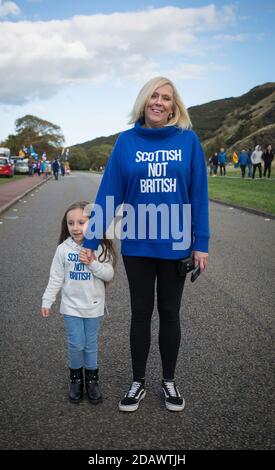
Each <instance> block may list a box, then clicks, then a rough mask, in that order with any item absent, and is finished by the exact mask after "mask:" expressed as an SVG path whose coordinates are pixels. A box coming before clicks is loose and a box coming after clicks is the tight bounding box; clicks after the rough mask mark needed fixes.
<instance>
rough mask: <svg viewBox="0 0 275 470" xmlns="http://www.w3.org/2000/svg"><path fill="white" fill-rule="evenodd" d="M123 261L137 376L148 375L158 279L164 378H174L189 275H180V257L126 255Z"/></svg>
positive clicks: (135, 374) (133, 361)
mask: <svg viewBox="0 0 275 470" xmlns="http://www.w3.org/2000/svg"><path fill="white" fill-rule="evenodd" d="M123 261H124V266H125V269H126V274H127V277H128V282H129V287H130V295H131V309H132V321H131V331H130V346H131V356H132V367H133V379H134V380H139V379H142V378H144V377H145V369H146V363H147V358H148V354H149V349H150V343H151V318H152V313H153V309H154V300H155V281H156V279H157V305H158V312H159V349H160V355H161V361H162V370H163V378H164V379H166V380H168V379H170V380H172V379H174V374H175V368H176V363H177V357H178V351H179V346H180V339H181V329H180V319H179V310H180V303H181V297H182V291H183V286H184V281H185V277H180V276H179V274H178V270H177V266H178V260H166V259H159V258H145V257H139V256H123Z"/></svg>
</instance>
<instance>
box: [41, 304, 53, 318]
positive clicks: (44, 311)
mask: <svg viewBox="0 0 275 470" xmlns="http://www.w3.org/2000/svg"><path fill="white" fill-rule="evenodd" d="M50 313H51V312H50V309H49V308H46V307H42V308H41V315H42V317H44V318H47V317H49V316H50Z"/></svg>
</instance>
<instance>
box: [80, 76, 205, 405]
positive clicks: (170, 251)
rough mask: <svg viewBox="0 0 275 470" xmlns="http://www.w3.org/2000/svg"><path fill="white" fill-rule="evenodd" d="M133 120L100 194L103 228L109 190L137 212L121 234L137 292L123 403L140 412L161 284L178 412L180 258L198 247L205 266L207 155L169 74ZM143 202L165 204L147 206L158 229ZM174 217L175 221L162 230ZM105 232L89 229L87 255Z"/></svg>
mask: <svg viewBox="0 0 275 470" xmlns="http://www.w3.org/2000/svg"><path fill="white" fill-rule="evenodd" d="M130 124H132V125H133V127H132V128H131V129H129V130H126V131H124V132H122V133H121V134H120V135H119V137H118V139H117V141H116V144H115V146H114V149H113V151H112V154H111V156H110V158H109V161H108V165H107V167H106V170H105V172H104V175H103V178H102V182H101V184H100V187H99V190H98V193H97V197H96V201H95V202H96V206H99V207H100V208H101V211H102V212H101V214H102V215H103V233H104V232H105V231H106V227H107V216H108V211H109V208H108V201H109V198H110V197H111V198H112V200H113V202H114V208H115V210H116V209H117V207H118V206H120V205H121V204H122V203H124V207H125V205H127V206H126V207H131V209H132V213H133V214H134V222H133V224H132V225H131V226H130V228H129V230H127V233H126V235H125V236H123V237H122V242H121V252H122V256H123V262H124V266H125V270H126V274H127V278H128V283H129V288H130V297H131V310H132V319H131V328H130V349H131V358H132V371H133V377H132V383H131V385H130V387H129V389H128V391H127V393H126V394H125V396H124V397H123V398H122V399H121V400H120V402H119V404H118V407H119V410H120V411H123V412H134V411H136V410H137V409H138V407H139V405H140V402H141V400H142V399H143V398H144V397H145V395H146V386H145V373H146V364H147V358H148V354H149V350H150V343H151V318H152V314H153V309H154V303H155V285H156V291H157V307H158V314H159V349H160V356H161V363H162V381H161V387H162V391H163V397H164V404H165V406H166V408H167V409H168V410H169V411H175V412H177V411H182V410H183V409H184V406H185V401H184V398H183V397H182V395H181V393H180V391H179V388H178V387H177V385H176V381H175V371H176V365H177V358H178V352H179V347H180V340H181V327H180V317H179V312H180V306H181V298H182V293H183V287H184V282H185V275H182V276H181V275H180V274H179V265H180V260H181V259H182V258H186V257H189V256H190V255H191V253H193V256H194V260H195V264H196V265H199V267H200V269H201V271H204V270H205V269H206V267H207V263H208V240H209V221H208V194H207V186H208V182H207V170H206V161H205V156H204V153H203V149H202V146H201V144H200V142H199V139H198V137H197V135H196V134H195V132H194V131H193V130H191V121H190V118H189V115H188V112H187V110H186V108H185V106H184V104H183V102H182V100H181V98H180V95H179V93H178V91H177V89H176V87H175V85H174V84H173V82H172V81H171V80H169V79H168V78H166V77H155V78H153V79H151V80H149V82H147V83H146V84H145V85H144V86H143V88H142V89H141V90H140V92H139V94H138V96H137V98H136V101H135V104H134V107H133V110H132V113H131V119H130ZM144 205H146V207H147V208H148V207H150V208H151V209H152V208H155V209H156V210H157V209H158V208H160V207H162V208H163V209H166V210H164V215H163V214H162V216H161V217H158V218H157V220H156V219H155V218H154V216H152V220H150V216H149V214H147V215H148V218H149V227H150V224H151V228H153V229H154V230H153V232H154V233H153V234H152V233H150V232H151V229H150V228H149V227H148V224H147V228H146V227H145V229H144V224H143V217H140V214H139V211H140V210H141V209H142V208H143V207H144ZM175 208H177V209H178V215H179V217H178V220H179V225H180V230H182V228H183V227H186V233H185V234H184V235H183V233H182V232H181V234H180V235H179V236H178V228H179V225H178V224H177V222H176V219H177V217H173V213H174V210H175ZM99 212H100V211H99ZM158 215H160V214H158ZM170 219H171V220H172V222H171V227H170V229H169V230H168V232H166V234H165V235H163V229H164V228H165V230H167V226H168V224H169V220H170ZM147 220H148V219H147ZM108 223H111V221H109V220H108ZM141 232H142V233H141ZM176 232H177V233H176ZM100 236H101V234H100V232H98V234H97V233H96V232H94V233H93V226H92V225H91V226H90V227H89V229H88V230H87V233H86V236H85V240H84V243H83V247H84V248H83V250H84V251H86V253H85V256H87V258H88V259H92V256H93V250H95V249H97V247H98V245H99V243H100ZM125 367H126V364H125Z"/></svg>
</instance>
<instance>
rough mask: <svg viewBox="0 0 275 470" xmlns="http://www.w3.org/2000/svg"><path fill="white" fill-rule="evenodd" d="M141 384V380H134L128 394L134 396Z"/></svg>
mask: <svg viewBox="0 0 275 470" xmlns="http://www.w3.org/2000/svg"><path fill="white" fill-rule="evenodd" d="M140 386H141V382H133V383H132V385H131V388H130V389H129V392H128V393H127V396H128V397H130V398H133V397H134V396H135V394H136V392H137V390H138V389H139V387H140Z"/></svg>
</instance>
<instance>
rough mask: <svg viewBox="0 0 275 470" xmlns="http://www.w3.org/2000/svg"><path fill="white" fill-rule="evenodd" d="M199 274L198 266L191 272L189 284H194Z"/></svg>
mask: <svg viewBox="0 0 275 470" xmlns="http://www.w3.org/2000/svg"><path fill="white" fill-rule="evenodd" d="M200 273H201V270H200V265H199V264H198V265H197V266H196V267H195V269H194V270H193V271H192V274H191V282H195V280H196V279H198V277H199V275H200Z"/></svg>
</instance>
